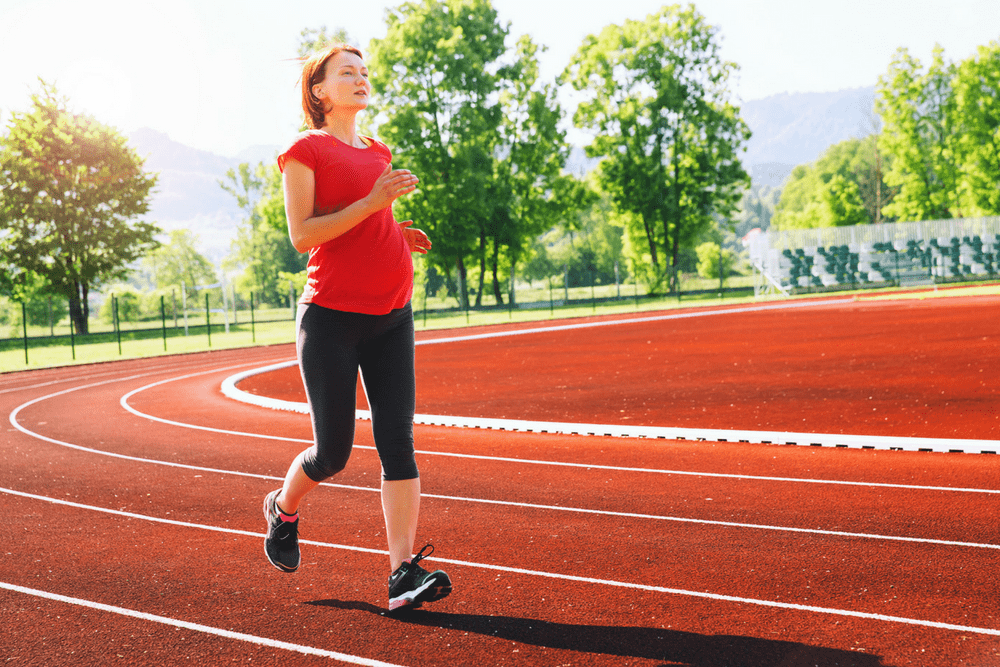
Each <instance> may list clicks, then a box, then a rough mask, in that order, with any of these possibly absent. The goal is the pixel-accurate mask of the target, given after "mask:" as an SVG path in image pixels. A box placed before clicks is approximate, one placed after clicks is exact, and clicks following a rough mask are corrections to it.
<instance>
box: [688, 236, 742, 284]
mask: <svg viewBox="0 0 1000 667" xmlns="http://www.w3.org/2000/svg"><path fill="white" fill-rule="evenodd" d="M695 252H696V253H697V255H698V275H699V276H701V277H702V278H716V279H718V277H719V274H720V269H721V274H722V277H723V280H724V279H725V277H726V276H728V275H729V274H730V273H731V272H732V270H733V267H735V266H736V254H735V253H733V251H732V250H730V249H729V248H721V247H720V246H719V244H718V243H715V242H714V241H705V242H704V243H702V244H701V245H699V246H698V247H697V248H696V249H695ZM720 252H721V253H722V258H721V261H720V258H719V253H720Z"/></svg>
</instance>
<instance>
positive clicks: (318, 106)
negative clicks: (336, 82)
mask: <svg viewBox="0 0 1000 667" xmlns="http://www.w3.org/2000/svg"><path fill="white" fill-rule="evenodd" d="M342 51H347V52H348V53H353V54H354V55H356V56H357V57H359V58H361V59H362V60H364V56H363V55H362V54H361V51H360V50H359V49H357V48H355V47H353V46H349V45H347V44H331V45H330V46H328V47H326V48H325V49H323V50H322V51H317V52H316V53H314V54H312V55H311V56H309V57H308V58H306V60H305V62H304V63H303V64H302V111H304V112H305V114H306V124H307V125H308V126H309V127H310V128H311V129H313V130H318V129H319V128H321V127H323V125H324V124H325V123H326V107H325V106H324V104H323V100H321V99H319V98H318V97H316V96H315V95H313V91H312V89H313V86H315V85H316V84H317V83H322V81H323V79H325V78H326V64H327V63H328V62H330V59H331V58H333V57H334V56H335V55H337V54H338V53H341V52H342Z"/></svg>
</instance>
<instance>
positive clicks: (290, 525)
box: [264, 489, 301, 572]
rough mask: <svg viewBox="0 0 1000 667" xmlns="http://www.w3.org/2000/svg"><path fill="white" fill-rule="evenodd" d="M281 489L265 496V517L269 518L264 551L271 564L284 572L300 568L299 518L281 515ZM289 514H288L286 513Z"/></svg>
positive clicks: (296, 515)
mask: <svg viewBox="0 0 1000 667" xmlns="http://www.w3.org/2000/svg"><path fill="white" fill-rule="evenodd" d="M279 493H281V489H278V490H277V491H272V492H271V493H269V494H267V496H265V497H264V518H265V519H266V520H267V537H266V538H264V553H265V554H267V559H268V560H269V561H271V565H273V566H275V567H276V568H278V569H279V570H281V571H282V572H295V570H297V569H299V561H300V560H301V558H300V556H299V519H298V513H296V514H295V521H285V520H284V519H282V518H281V516H280V511H279V510H278V503H277V502H276V499H277V497H278V494H279ZM286 516H287V515H286Z"/></svg>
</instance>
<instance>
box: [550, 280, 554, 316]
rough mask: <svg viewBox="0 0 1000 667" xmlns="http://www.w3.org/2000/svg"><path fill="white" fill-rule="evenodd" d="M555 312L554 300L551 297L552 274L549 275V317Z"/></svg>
mask: <svg viewBox="0 0 1000 667" xmlns="http://www.w3.org/2000/svg"><path fill="white" fill-rule="evenodd" d="M555 314H556V302H555V301H554V300H553V299H552V276H549V317H552V316H553V315H555Z"/></svg>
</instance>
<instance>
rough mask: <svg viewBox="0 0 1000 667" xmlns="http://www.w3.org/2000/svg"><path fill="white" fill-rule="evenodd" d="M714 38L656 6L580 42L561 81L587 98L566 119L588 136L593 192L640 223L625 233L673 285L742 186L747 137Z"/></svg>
mask: <svg viewBox="0 0 1000 667" xmlns="http://www.w3.org/2000/svg"><path fill="white" fill-rule="evenodd" d="M716 34H717V30H716V29H715V28H713V27H712V26H710V25H708V24H707V23H706V22H705V19H704V17H703V16H701V15H700V14H699V13H698V12H697V11H696V10H695V9H694V7H693V6H687V7H684V8H682V7H680V6H676V5H675V6H671V7H664V8H663V9H662V10H660V12H658V13H656V14H651V15H649V16H648V17H647V18H646V19H645V20H644V21H632V20H629V21H625V22H624V23H623V24H622V25H610V26H608V27H606V28H605V29H604V30H603V31H601V33H600V34H599V35H590V36H588V37H587V38H586V39H585V40H584V42H583V44H582V45H581V46H580V48H579V50H578V51H577V52H576V54H575V55H574V56H573V58H572V60H571V62H570V65H569V67H568V68H567V69H566V71H565V72H564V73H563V75H562V80H563V81H565V82H567V83H570V84H571V85H572V86H573V87H574V88H575V89H576V90H577V91H580V92H582V93H583V94H584V95H585V96H586V99H585V100H584V101H583V102H582V103H581V104H580V106H579V108H578V109H577V112H576V115H575V117H574V121H575V123H576V125H577V126H578V127H581V128H586V129H589V130H591V131H592V132H594V134H595V137H594V140H593V142H592V143H591V144H590V146H588V148H587V154H588V155H589V156H591V157H598V156H599V157H602V158H603V160H602V162H601V165H600V178H601V185H602V187H603V188H604V189H605V190H607V191H608V192H609V193H611V196H612V198H613V201H614V202H615V206H616V207H617V208H618V209H619V210H620V211H622V212H629V213H632V214H634V217H632V218H631V220H632V221H633V223H635V224H638V225H640V226H641V227H640V228H639V229H632V230H630V236H631V238H632V241H633V243H634V242H636V241H638V240H639V237H644V238H645V244H646V247H647V248H648V254H647V255H646V256H648V258H649V261H650V262H651V264H652V267H651V268H652V275H653V277H654V278H653V279H654V280H656V281H658V280H659V279H660V278H661V277H662V275H663V273H664V272H665V270H667V269H669V271H670V272H671V273H672V276H671V278H672V280H673V287H674V288H676V287H677V284H678V283H677V278H676V272H677V269H678V266H679V259H680V255H681V249H682V248H683V247H687V246H689V245H690V244H691V243H692V242H693V241H694V240H695V239H696V238H698V236H699V235H700V234H701V233H702V232H704V231H705V230H706V229H708V228H710V227H711V226H712V224H713V222H714V216H719V217H722V218H726V217H728V216H729V215H730V214H732V213H733V212H734V211H735V209H736V207H737V204H738V202H739V200H740V198H741V195H742V191H743V190H744V189H745V188H746V187H747V186H749V182H750V179H749V176H748V174H747V173H746V171H745V170H744V168H743V166H742V164H741V163H740V161H739V158H738V154H739V152H740V150H741V149H742V148H743V147H744V145H745V143H746V141H747V140H748V139H749V137H750V131H749V129H748V128H747V126H746V124H745V123H744V122H743V120H742V119H740V117H739V109H738V108H737V107H736V106H734V105H733V104H732V103H731V102H730V101H729V91H728V87H727V86H728V81H729V76H730V75H731V74H732V73H733V72H734V71H735V70H736V65H735V64H733V63H730V62H726V61H724V60H722V59H721V57H720V55H719V44H718V41H717V39H716ZM661 255H662V256H665V257H666V258H667V259H666V260H665V262H666V264H665V265H664V266H663V268H662V269H661Z"/></svg>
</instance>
